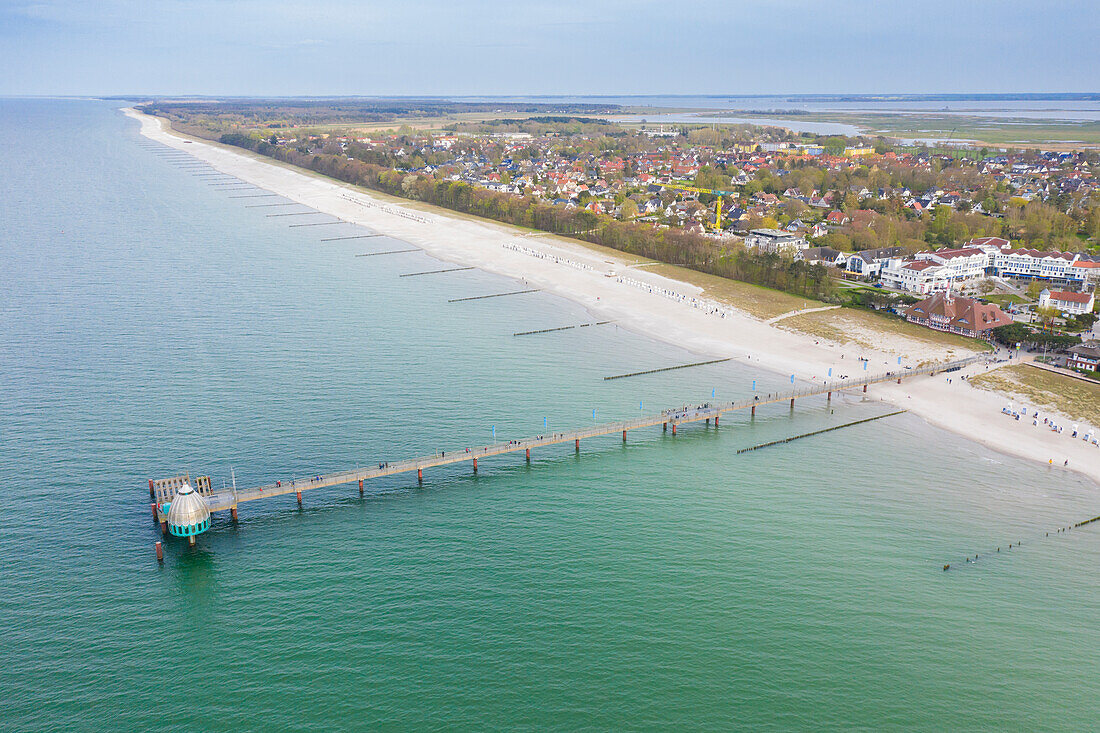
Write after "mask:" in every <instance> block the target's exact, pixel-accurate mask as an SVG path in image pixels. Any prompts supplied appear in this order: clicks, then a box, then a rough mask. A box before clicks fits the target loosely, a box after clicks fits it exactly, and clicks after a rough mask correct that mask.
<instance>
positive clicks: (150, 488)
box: [149, 479, 157, 499]
mask: <svg viewBox="0 0 1100 733" xmlns="http://www.w3.org/2000/svg"><path fill="white" fill-rule="evenodd" d="M149 498H150V499H156V498H157V496H156V493H155V492H154V491H153V479H149Z"/></svg>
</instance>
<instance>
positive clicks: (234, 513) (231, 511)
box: [229, 504, 237, 523]
mask: <svg viewBox="0 0 1100 733" xmlns="http://www.w3.org/2000/svg"><path fill="white" fill-rule="evenodd" d="M229 518H230V519H232V520H233V522H234V523H236V521H237V505H236V504H234V505H233V506H231V507H229Z"/></svg>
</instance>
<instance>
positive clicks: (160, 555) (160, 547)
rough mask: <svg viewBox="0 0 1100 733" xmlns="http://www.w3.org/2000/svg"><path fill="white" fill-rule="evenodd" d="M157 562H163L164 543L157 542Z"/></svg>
mask: <svg viewBox="0 0 1100 733" xmlns="http://www.w3.org/2000/svg"><path fill="white" fill-rule="evenodd" d="M157 562H164V543H162V542H161V541H160V540H157Z"/></svg>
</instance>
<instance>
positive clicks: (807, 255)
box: [794, 247, 847, 267]
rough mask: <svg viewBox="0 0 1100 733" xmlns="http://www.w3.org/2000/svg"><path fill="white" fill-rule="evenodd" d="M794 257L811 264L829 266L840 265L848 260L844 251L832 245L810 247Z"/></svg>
mask: <svg viewBox="0 0 1100 733" xmlns="http://www.w3.org/2000/svg"><path fill="white" fill-rule="evenodd" d="M794 258H795V259H796V260H802V261H804V262H808V263H810V264H822V265H827V266H828V267H840V266H841V265H843V264H844V262H845V261H846V260H847V257H846V256H845V254H844V253H843V252H840V251H837V250H835V249H833V248H832V247H810V248H809V249H804V250H801V251H800V252H797V253H796V254H795V256H794Z"/></svg>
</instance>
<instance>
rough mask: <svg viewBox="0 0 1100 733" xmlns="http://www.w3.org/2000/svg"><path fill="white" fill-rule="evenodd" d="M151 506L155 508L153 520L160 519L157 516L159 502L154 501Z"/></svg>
mask: <svg viewBox="0 0 1100 733" xmlns="http://www.w3.org/2000/svg"><path fill="white" fill-rule="evenodd" d="M150 506H151V507H152V509H153V521H154V522H156V521H159V519H160V518H159V517H158V516H157V503H156V502H155V501H154V502H153V503H152V504H150Z"/></svg>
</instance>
